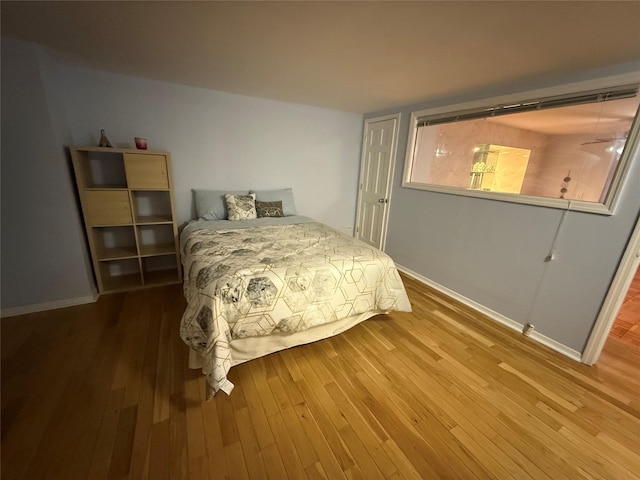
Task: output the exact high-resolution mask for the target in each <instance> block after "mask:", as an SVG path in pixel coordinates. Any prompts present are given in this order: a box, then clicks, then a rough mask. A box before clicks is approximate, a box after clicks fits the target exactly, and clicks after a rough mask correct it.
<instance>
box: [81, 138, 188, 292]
mask: <svg viewBox="0 0 640 480" xmlns="http://www.w3.org/2000/svg"><path fill="white" fill-rule="evenodd" d="M70 151H71V158H72V161H73V168H74V172H75V177H76V184H77V188H78V194H79V196H80V203H81V206H82V213H83V217H84V223H85V229H86V231H87V238H88V242H89V250H90V252H91V258H92V262H93V268H94V272H95V276H96V282H97V284H98V291H99V292H100V293H101V294H102V293H111V292H119V291H126V290H132V289H136V288H144V287H149V286H156V285H168V284H172V283H179V282H181V281H182V269H181V266H180V252H179V247H178V229H177V224H176V221H175V209H174V201H173V190H172V185H171V183H172V180H171V162H170V155H169V153H168V152H162V151H155V150H135V149H123V148H102V147H82V146H80V147H70Z"/></svg>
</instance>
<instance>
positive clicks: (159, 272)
mask: <svg viewBox="0 0 640 480" xmlns="http://www.w3.org/2000/svg"><path fill="white" fill-rule="evenodd" d="M141 263H142V278H143V281H144V284H145V285H168V284H171V283H176V282H177V281H178V280H179V279H178V273H177V272H178V269H177V267H178V265H177V257H176V255H175V254H171V255H158V256H153V257H143V258H142V259H141Z"/></svg>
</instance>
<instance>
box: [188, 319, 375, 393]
mask: <svg viewBox="0 0 640 480" xmlns="http://www.w3.org/2000/svg"><path fill="white" fill-rule="evenodd" d="M385 313H387V312H383V311H373V312H365V313H361V314H359V315H353V316H351V317H347V318H344V319H342V320H335V321H333V322H330V323H325V324H323V325H317V326H315V327H311V328H309V329H308V330H303V331H301V332H294V333H288V334H285V333H279V334H278V333H276V334H271V335H266V336H264V337H247V338H238V339H235V340H233V341H232V342H231V366H232V367H233V366H236V365H240V364H241V363H244V362H248V361H249V360H253V359H255V358H258V357H263V356H265V355H269V354H270V353H275V352H279V351H280V350H285V349H287V348H291V347H295V346H297V345H303V344H305V343H312V342H316V341H318V340H322V339H324V338H329V337H333V336H334V335H338V334H339V333H342V332H344V331H346V330H348V329H350V328H351V327H353V326H355V325H357V324H358V323H360V322H363V321H365V320H366V319H368V318H371V317H373V316H375V315H382V314H385ZM203 365H204V362H203V358H202V356H201V355H200V354H199V353H198V352H196V351H195V350H193V349H191V348H190V349H189V368H194V369H196V368H202V367H203ZM227 393H229V392H227Z"/></svg>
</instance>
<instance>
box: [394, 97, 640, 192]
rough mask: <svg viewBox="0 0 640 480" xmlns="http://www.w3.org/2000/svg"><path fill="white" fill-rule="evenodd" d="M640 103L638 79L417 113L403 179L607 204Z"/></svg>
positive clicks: (411, 184) (416, 183)
mask: <svg viewBox="0 0 640 480" xmlns="http://www.w3.org/2000/svg"><path fill="white" fill-rule="evenodd" d="M638 104H639V97H638V86H637V85H632V86H625V87H619V88H610V89H607V90H606V91H591V92H582V93H578V94H574V95H565V96H562V97H551V98H544V99H537V100H532V101H526V102H520V103H515V104H511V105H497V106H492V107H485V108H478V109H474V110H462V111H455V112H446V113H440V114H437V115H429V112H428V111H425V112H419V113H425V114H424V115H419V114H418V115H415V114H414V115H415V119H416V123H415V125H414V126H413V127H414V128H415V131H414V132H413V136H412V137H411V140H413V144H412V145H410V151H409V152H408V155H410V157H408V159H407V165H406V168H405V182H404V185H405V186H409V187H416V188H422V187H425V186H426V187H428V186H430V185H435V186H444V187H455V188H457V189H464V190H465V191H482V192H501V193H511V194H515V195H526V196H534V197H546V198H556V199H558V198H564V199H571V200H582V201H585V202H599V203H602V202H604V199H605V197H606V195H607V192H608V191H609V189H610V188H611V186H612V180H613V179H614V178H615V173H616V169H617V167H618V164H619V160H620V158H621V155H622V153H623V151H624V148H625V145H626V142H627V138H628V136H629V132H630V131H631V130H632V124H633V121H634V118H635V116H636V113H637V111H638ZM427 189H428V188H427ZM450 193H455V191H453V190H452V191H451V192H450ZM463 194H464V193H463Z"/></svg>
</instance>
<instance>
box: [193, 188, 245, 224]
mask: <svg viewBox="0 0 640 480" xmlns="http://www.w3.org/2000/svg"><path fill="white" fill-rule="evenodd" d="M192 191H193V200H194V203H195V205H196V217H197V218H198V219H200V220H226V219H227V216H228V214H227V203H226V201H225V195H226V194H230V195H247V194H248V193H249V191H248V190H244V191H235V192H230V191H228V190H226V191H225V190H192Z"/></svg>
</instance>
